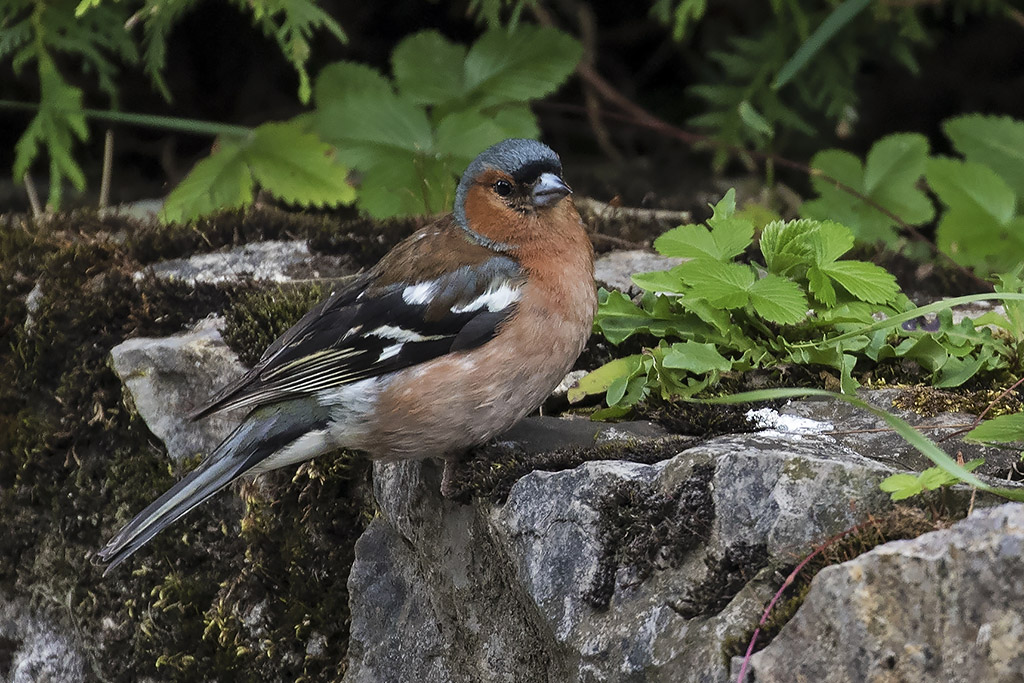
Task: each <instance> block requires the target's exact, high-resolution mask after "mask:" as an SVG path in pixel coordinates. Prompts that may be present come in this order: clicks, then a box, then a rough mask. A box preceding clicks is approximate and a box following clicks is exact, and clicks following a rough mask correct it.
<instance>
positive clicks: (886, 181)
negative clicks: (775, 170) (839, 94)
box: [800, 133, 935, 243]
mask: <svg viewBox="0 0 1024 683" xmlns="http://www.w3.org/2000/svg"><path fill="white" fill-rule="evenodd" d="M927 154H928V142H927V140H926V139H925V138H924V137H923V136H921V135H917V134H910V133H898V134H895V135H889V136H887V137H884V138H882V139H881V140H879V141H878V142H876V143H875V145H874V146H873V147H872V148H871V151H870V152H869V153H868V161H867V167H863V166H861V163H860V160H859V159H857V157H855V156H854V155H852V154H850V153H848V152H841V151H839V150H826V151H824V152H819V153H818V154H816V155H815V156H814V158H813V159H812V160H811V166H812V168H814V169H815V170H816V171H817V173H815V174H814V175H812V176H811V185H812V186H813V188H814V190H815V191H816V192H817V193H818V194H819V195H821V196H820V197H819V198H818V199H815V200H812V201H809V202H804V204H803V206H801V208H800V214H801V215H802V216H805V217H807V218H817V219H820V220H823V221H824V220H829V219H831V220H835V221H837V222H839V223H841V224H843V225H845V226H847V227H849V228H850V229H852V230H853V232H854V234H855V235H856V236H857V237H858V238H859V239H861V240H865V241H883V242H887V243H892V242H893V241H894V240H895V238H896V234H895V232H894V230H893V228H894V227H895V226H896V222H895V221H894V220H893V219H892V218H891V217H889V216H888V215H886V214H885V213H883V212H882V211H879V210H878V209H877V208H875V207H874V206H872V204H871V203H869V202H866V201H864V199H862V198H860V197H857V196H856V195H854V194H851V193H850V192H848V191H846V190H844V189H841V188H840V187H838V186H837V185H836V184H835V183H834V182H832V181H831V180H829V179H828V178H826V177H824V175H822V174H825V175H827V176H829V177H830V178H832V179H834V180H835V181H838V182H839V183H842V184H843V185H845V186H846V187H849V188H850V189H852V190H853V191H855V192H858V193H860V194H861V195H864V196H865V197H867V198H868V199H869V200H870V202H873V203H874V204H877V205H878V206H880V207H883V208H884V209H886V210H888V211H890V212H892V213H893V214H895V215H897V216H899V217H900V218H901V219H902V220H903V221H905V222H906V223H909V224H910V225H921V224H923V223H926V222H928V221H930V220H932V217H933V216H934V214H935V209H934V207H933V206H932V203H931V202H930V201H929V200H928V197H927V195H925V194H924V193H923V192H922V191H921V190H919V189H917V186H916V185H917V181H918V179H919V178H920V176H921V173H922V172H923V171H924V169H925V161H926V158H927Z"/></svg>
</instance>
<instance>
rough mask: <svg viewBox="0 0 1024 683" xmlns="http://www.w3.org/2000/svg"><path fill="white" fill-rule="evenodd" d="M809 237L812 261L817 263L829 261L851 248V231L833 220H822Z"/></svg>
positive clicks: (821, 263)
mask: <svg viewBox="0 0 1024 683" xmlns="http://www.w3.org/2000/svg"><path fill="white" fill-rule="evenodd" d="M810 237H811V242H812V244H813V245H814V262H815V263H817V264H819V265H823V264H826V263H831V262H832V261H835V260H836V259H838V258H839V257H840V256H842V255H843V254H845V253H846V252H848V251H850V250H851V249H853V232H852V231H851V230H850V229H849V228H848V227H846V226H845V225H840V224H839V223H836V222H835V221H822V222H821V224H820V225H819V226H818V228H817V230H815V231H813V232H812V233H811V235H810Z"/></svg>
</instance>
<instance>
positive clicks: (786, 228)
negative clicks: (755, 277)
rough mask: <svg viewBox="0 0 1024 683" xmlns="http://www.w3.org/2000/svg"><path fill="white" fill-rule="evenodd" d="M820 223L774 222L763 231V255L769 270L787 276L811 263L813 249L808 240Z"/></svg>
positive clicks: (802, 221)
mask: <svg viewBox="0 0 1024 683" xmlns="http://www.w3.org/2000/svg"><path fill="white" fill-rule="evenodd" d="M817 225H820V223H818V221H810V220H801V221H772V222H771V223H769V224H768V225H766V226H764V229H763V230H762V231H761V241H760V245H759V246H760V247H761V253H762V254H763V255H764V262H765V265H766V266H767V267H768V270H769V271H770V272H772V273H775V274H776V275H785V274H787V273H788V272H789V271H790V270H792V269H793V268H794V267H796V266H801V265H808V264H810V262H811V255H812V248H811V244H810V241H809V240H807V239H806V235H807V232H808V231H809V229H813V227H814V226H817Z"/></svg>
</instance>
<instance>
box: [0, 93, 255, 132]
mask: <svg viewBox="0 0 1024 683" xmlns="http://www.w3.org/2000/svg"><path fill="white" fill-rule="evenodd" d="M0 109H16V110H20V111H39V105H38V104H34V103H32V102H17V101H14V100H0ZM77 111H78V110H76V112H77ZM81 113H82V114H84V115H85V116H87V117H89V118H93V119H99V120H101V121H111V122H113V123H124V124H128V125H131V126H142V127H144V128H159V129H161V130H174V131H178V132H181V133H190V134H192V135H214V136H216V135H230V136H232V137H245V136H247V135H250V134H251V133H252V130H253V129H252V128H248V127H246V126H235V125H231V124H228V123H216V122H214V121H200V120H198V119H183V118H179V117H176V116H158V115H156V114H132V113H130V112H123V111H105V110H102V109H82V110H81Z"/></svg>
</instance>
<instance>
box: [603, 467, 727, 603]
mask: <svg viewBox="0 0 1024 683" xmlns="http://www.w3.org/2000/svg"><path fill="white" fill-rule="evenodd" d="M713 475H714V466H713V465H711V464H702V465H697V466H695V467H694V468H693V472H692V473H691V475H690V477H689V478H688V479H687V480H686V481H684V482H683V483H681V484H680V485H679V486H677V487H676V488H675V489H674V490H672V491H669V492H663V491H660V490H657V489H656V488H655V487H653V486H651V485H650V484H647V483H644V482H639V481H633V480H627V481H623V482H621V483H620V484H619V485H618V486H616V487H615V488H614V489H613V490H612V491H610V492H609V494H608V496H607V497H606V498H605V499H604V500H603V501H601V502H600V503H599V504H598V506H597V510H598V512H599V514H600V516H601V520H600V522H599V528H600V532H599V533H600V536H601V541H600V542H601V553H602V554H601V559H600V560H599V567H598V570H597V572H596V574H595V577H594V580H593V582H592V583H591V585H590V587H589V588H588V589H587V590H586V593H585V598H586V600H587V601H588V602H589V603H590V604H591V605H592V606H594V607H596V608H599V609H604V608H607V607H608V604H609V602H610V601H611V597H612V595H613V594H614V592H615V576H616V573H617V571H618V570H619V569H625V570H626V572H625V573H626V576H627V577H628V578H627V580H626V582H627V583H629V584H631V585H633V584H637V583H640V582H642V581H644V580H645V579H646V578H647V577H648V576H650V575H651V573H652V572H653V571H654V570H655V569H657V568H659V567H675V566H678V565H679V563H680V562H681V561H682V559H683V557H684V556H685V555H686V553H687V552H689V551H690V550H692V549H693V548H695V547H696V546H698V545H699V544H700V543H702V542H704V541H706V540H707V536H708V534H709V533H710V531H711V524H712V523H713V522H714V519H715V506H714V501H713V500H712V498H711V478H712V476H713Z"/></svg>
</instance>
